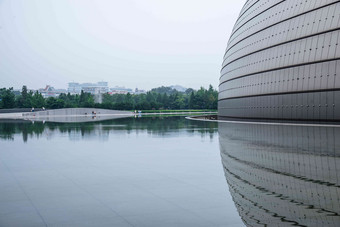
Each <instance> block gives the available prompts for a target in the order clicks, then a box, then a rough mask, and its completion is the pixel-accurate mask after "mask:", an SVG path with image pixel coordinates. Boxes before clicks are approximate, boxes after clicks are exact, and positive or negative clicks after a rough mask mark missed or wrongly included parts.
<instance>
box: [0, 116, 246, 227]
mask: <svg viewBox="0 0 340 227" xmlns="http://www.w3.org/2000/svg"><path fill="white" fill-rule="evenodd" d="M0 147H1V150H0V226H243V223H242V220H241V218H240V216H239V214H238V212H237V210H236V207H235V205H234V202H233V201H232V198H231V196H230V193H229V190H228V185H227V182H226V179H225V176H224V171H223V166H222V164H221V157H220V152H219V141H218V129H217V123H212V122H199V121H190V120H186V119H185V118H184V117H142V118H126V119H115V120H106V121H101V122H88V123H53V122H29V121H2V122H1V123H0Z"/></svg>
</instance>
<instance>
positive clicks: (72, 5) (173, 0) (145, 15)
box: [0, 0, 245, 90]
mask: <svg viewBox="0 0 340 227" xmlns="http://www.w3.org/2000/svg"><path fill="white" fill-rule="evenodd" d="M244 2H245V0H241V1H237V0H234V1H232V0H210V1H203V0H202V1H197V0H123V1H118V0H0V78H1V80H0V87H14V88H21V87H22V85H27V86H28V87H29V88H33V89H37V88H41V87H44V86H45V85H46V84H49V85H52V86H54V87H55V88H67V83H68V82H71V81H75V82H81V83H82V82H97V81H108V82H109V86H110V87H114V86H125V87H129V88H135V87H138V88H140V89H147V90H148V89H151V88H154V87H159V86H162V85H165V86H168V85H177V84H178V85H182V86H184V87H192V88H195V89H197V88H199V87H200V86H204V87H207V86H208V85H209V84H212V85H213V86H214V87H215V88H217V86H218V79H219V76H220V69H221V64H222V58H223V54H224V50H225V48H226V46H227V42H228V39H229V36H230V33H231V30H232V28H233V26H234V23H235V22H236V19H237V17H238V15H239V12H240V10H241V8H242V6H243V4H244Z"/></svg>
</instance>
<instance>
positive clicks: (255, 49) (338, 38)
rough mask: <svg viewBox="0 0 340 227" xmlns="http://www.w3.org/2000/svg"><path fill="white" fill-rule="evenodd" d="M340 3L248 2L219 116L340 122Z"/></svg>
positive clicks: (226, 67) (232, 45) (228, 61)
mask: <svg viewBox="0 0 340 227" xmlns="http://www.w3.org/2000/svg"><path fill="white" fill-rule="evenodd" d="M339 12H340V1H334V0H322V1H315V0H314V1H313V0H299V1H296V0H286V1H280V0H270V1H269V0H258V1H255V0H253V1H251V0H249V1H247V2H246V4H245V6H244V7H243V9H242V11H241V13H240V16H239V18H238V20H237V22H236V23H235V26H234V28H233V32H232V35H231V37H230V39H229V42H228V46H227V49H226V52H225V55H224V58H223V64H222V70H221V77H220V85H219V113H218V114H219V116H220V117H236V118H238V117H241V118H262V119H287V120H328V121H339V120H340V106H339V104H340V103H339V102H340V100H338V99H340V97H339V95H338V93H339V91H340V78H339V75H338V74H339V72H340V45H339V44H340V13H339Z"/></svg>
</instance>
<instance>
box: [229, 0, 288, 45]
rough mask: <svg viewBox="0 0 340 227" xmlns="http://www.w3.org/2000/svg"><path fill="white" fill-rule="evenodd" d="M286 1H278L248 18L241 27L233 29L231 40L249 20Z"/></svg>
mask: <svg viewBox="0 0 340 227" xmlns="http://www.w3.org/2000/svg"><path fill="white" fill-rule="evenodd" d="M285 1H286V0H282V1H280V2H278V3H276V4H274V5H272V6H270V7H268V8H267V9H265V10H263V11H262V12H260V13H258V14H256V15H255V16H253V17H252V18H250V19H249V20H247V21H246V22H244V23H243V24H242V25H240V27H238V28H237V29H236V30H235V31H233V33H232V34H231V35H230V40H231V39H232V38H233V35H234V34H235V32H237V31H238V30H239V29H240V28H242V27H243V26H244V25H246V24H247V23H248V22H249V21H252V20H253V19H254V18H256V17H258V16H259V15H261V14H263V13H265V12H267V11H268V10H270V9H272V8H274V7H275V6H277V5H280V4H281V3H282V2H285Z"/></svg>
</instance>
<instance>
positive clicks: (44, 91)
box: [38, 85, 67, 98]
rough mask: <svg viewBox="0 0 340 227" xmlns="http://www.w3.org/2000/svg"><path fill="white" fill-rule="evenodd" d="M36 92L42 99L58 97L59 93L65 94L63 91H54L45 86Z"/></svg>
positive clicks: (50, 87) (49, 86)
mask: <svg viewBox="0 0 340 227" xmlns="http://www.w3.org/2000/svg"><path fill="white" fill-rule="evenodd" d="M38 92H39V93H40V94H41V95H42V96H43V97H44V98H48V97H58V96H59V95H60V94H61V93H67V91H66V90H65V89H55V88H54V87H52V86H51V85H46V87H45V88H40V89H39V90H38Z"/></svg>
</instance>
